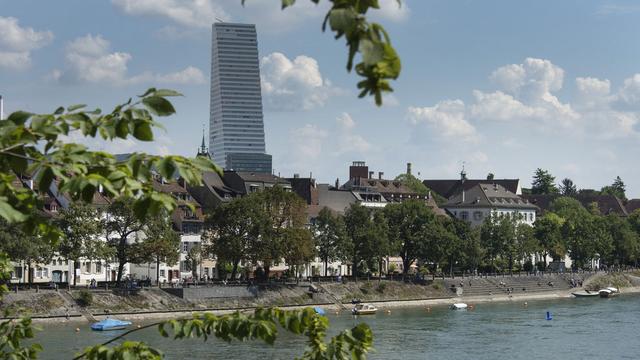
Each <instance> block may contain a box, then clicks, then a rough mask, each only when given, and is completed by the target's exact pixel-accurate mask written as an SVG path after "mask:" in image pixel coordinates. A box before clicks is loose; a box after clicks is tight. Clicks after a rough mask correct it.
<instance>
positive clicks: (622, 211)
mask: <svg viewBox="0 0 640 360" xmlns="http://www.w3.org/2000/svg"><path fill="white" fill-rule="evenodd" d="M522 197H523V198H526V199H528V200H529V201H530V202H531V203H533V204H535V205H536V206H538V207H539V208H540V209H541V210H542V212H545V211H549V209H550V208H551V204H552V203H553V201H554V200H555V199H557V198H559V197H562V195H560V194H536V195H532V194H530V195H522ZM573 198H574V199H576V200H578V201H579V202H580V204H582V206H584V207H585V208H588V207H589V205H590V204H592V203H596V204H597V205H598V210H599V211H600V213H601V214H602V215H609V214H617V215H620V216H627V215H628V214H629V212H628V210H627V208H625V206H624V204H623V203H622V201H621V200H620V199H618V198H617V197H615V196H614V195H598V194H595V195H592V194H582V195H576V196H574V197H573ZM627 206H628V203H627Z"/></svg>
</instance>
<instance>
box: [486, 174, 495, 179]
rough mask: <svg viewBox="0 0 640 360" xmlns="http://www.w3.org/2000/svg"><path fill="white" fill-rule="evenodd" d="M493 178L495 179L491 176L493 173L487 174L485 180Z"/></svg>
mask: <svg viewBox="0 0 640 360" xmlns="http://www.w3.org/2000/svg"><path fill="white" fill-rule="evenodd" d="M494 177H495V175H493V173H488V174H487V180H493V178H494Z"/></svg>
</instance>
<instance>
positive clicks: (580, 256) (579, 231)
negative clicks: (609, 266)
mask: <svg viewBox="0 0 640 360" xmlns="http://www.w3.org/2000/svg"><path fill="white" fill-rule="evenodd" d="M602 225H603V224H602V223H601V222H599V221H594V218H593V217H592V216H591V215H590V214H587V216H585V217H578V218H568V219H567V220H566V221H565V223H564V224H563V226H562V236H563V237H564V238H565V239H566V241H567V250H568V251H569V255H570V256H571V260H572V261H573V268H575V269H581V268H584V267H586V266H587V264H588V263H589V261H591V260H592V259H593V258H594V257H595V256H596V253H597V244H598V243H600V244H603V243H606V241H607V240H609V239H607V238H606V236H607V235H608V234H607V233H606V231H603V230H604V229H603V228H602Z"/></svg>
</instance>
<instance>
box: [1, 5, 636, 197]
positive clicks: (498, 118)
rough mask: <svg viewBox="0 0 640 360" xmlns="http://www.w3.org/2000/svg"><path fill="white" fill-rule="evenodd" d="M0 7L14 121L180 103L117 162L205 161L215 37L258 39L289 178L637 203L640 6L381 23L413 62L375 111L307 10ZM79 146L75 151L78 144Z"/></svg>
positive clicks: (441, 11) (546, 8)
mask: <svg viewBox="0 0 640 360" xmlns="http://www.w3.org/2000/svg"><path fill="white" fill-rule="evenodd" d="M278 2H279V1H276V0H248V1H247V6H246V7H245V8H242V7H241V6H240V0H194V1H187V0H184V1H181V0H112V1H81V0H74V1H71V0H69V1H56V2H51V1H30V0H22V1H8V0H0V9H2V11H1V12H0V94H2V95H3V96H4V97H5V113H8V112H10V111H14V110H16V109H26V110H31V111H37V112H47V111H52V110H54V109H55V108H56V107H57V106H58V105H69V104H73V103H78V102H82V103H87V104H90V105H91V106H97V107H101V108H103V109H109V108H110V107H112V106H113V105H115V104H117V103H118V102H121V101H126V100H127V99H128V97H130V96H133V95H136V94H139V93H142V92H143V90H144V89H146V88H147V87H150V86H156V87H168V88H173V89H177V90H179V91H181V92H182V93H184V95H185V97H184V98H180V99H177V100H176V103H175V104H176V108H177V111H178V113H177V114H176V115H175V116H173V117H170V118H167V119H165V120H163V123H164V124H165V126H166V127H167V130H168V131H167V132H166V133H162V132H161V133H159V134H158V136H157V141H156V142H154V143H152V144H139V143H135V142H133V141H131V142H117V143H112V144H102V143H96V142H93V143H89V144H90V145H91V146H93V147H96V148H101V149H105V150H110V151H114V152H124V151H134V150H144V151H149V152H154V153H160V154H167V153H177V154H182V155H193V154H194V153H195V151H196V148H197V146H198V145H199V143H200V139H201V134H202V124H205V125H206V124H208V121H209V101H208V97H209V67H210V50H211V49H210V39H211V30H210V26H211V23H212V22H213V21H214V19H215V18H216V17H217V18H220V19H222V20H225V21H235V22H251V23H256V24H257V29H258V40H259V46H260V49H259V50H260V56H261V58H262V77H263V79H262V80H263V98H264V99H263V102H264V105H265V130H266V136H267V151H268V152H269V153H271V154H272V155H273V157H274V170H275V172H276V173H280V174H281V175H283V176H291V175H292V174H293V173H300V174H301V175H303V176H304V175H307V174H309V173H310V172H312V173H313V176H314V177H316V178H318V179H319V180H320V181H321V182H331V183H332V182H333V181H334V180H335V178H337V177H338V178H340V179H341V181H342V182H344V181H345V180H346V177H347V171H348V165H349V164H350V162H351V161H352V160H365V161H367V163H368V165H369V166H370V168H371V170H373V171H376V172H378V171H383V172H384V173H385V177H387V178H391V177H394V176H396V175H397V174H399V173H401V172H403V171H404V168H405V164H406V163H407V162H412V163H413V164H414V165H413V167H414V171H415V172H419V173H420V177H422V178H449V177H457V176H458V173H459V171H460V168H461V166H462V163H463V162H465V163H466V168H467V172H468V173H469V175H470V176H472V177H484V176H486V174H487V173H488V172H492V173H494V174H495V175H496V177H499V178H502V177H517V178H520V179H522V180H523V183H524V184H525V185H528V184H529V183H530V181H531V176H532V174H533V171H534V170H535V169H536V168H538V167H542V168H545V169H549V170H550V171H551V173H552V174H553V175H555V176H556V178H557V181H558V182H559V181H560V180H561V179H562V178H564V177H569V178H571V179H573V180H574V182H575V183H576V184H577V185H578V186H579V187H581V188H596V189H599V188H600V187H602V186H603V185H607V184H610V183H611V182H612V181H613V179H614V178H615V177H616V176H618V175H619V176H621V177H622V179H623V180H624V181H625V182H626V184H627V186H628V196H630V197H640V167H638V166H637V163H638V161H637V157H638V155H640V142H639V140H640V61H638V60H639V59H640V43H639V42H638V34H640V4H638V2H637V1H622V0H615V1H587V0H565V1H542V0H541V1H535V2H514V1H508V0H503V1H498V0H494V1H471V0H467V1H452V0H447V1H444V0H443V1H426V0H406V1H404V6H403V7H402V8H401V9H397V7H395V6H394V1H393V0H381V3H382V4H383V7H384V10H382V11H378V12H376V14H373V16H374V17H375V19H376V20H377V21H379V22H381V23H383V24H384V25H385V26H386V27H387V29H388V30H389V32H390V34H391V36H392V40H393V43H394V45H395V46H396V48H397V50H398V51H399V53H400V55H401V57H402V61H403V72H402V75H401V78H400V79H399V80H398V81H396V82H395V83H394V84H393V86H394V87H395V89H396V91H395V92H394V94H393V95H392V96H390V97H388V98H386V105H385V106H383V107H382V108H377V107H376V106H374V105H373V103H372V102H371V101H370V100H362V99H358V98H357V92H356V89H355V83H356V81H357V80H358V79H357V77H356V76H355V75H354V74H347V73H346V71H345V61H346V49H345V47H344V44H343V43H342V42H341V41H334V40H333V37H332V35H331V34H329V33H321V31H320V25H321V22H322V18H323V16H324V12H325V11H326V4H325V5H321V6H319V7H316V6H314V5H312V4H311V2H310V1H308V0H298V3H297V4H296V5H295V6H294V7H293V8H291V9H287V10H285V11H284V12H282V11H280V10H279V6H278ZM74 140H77V139H74Z"/></svg>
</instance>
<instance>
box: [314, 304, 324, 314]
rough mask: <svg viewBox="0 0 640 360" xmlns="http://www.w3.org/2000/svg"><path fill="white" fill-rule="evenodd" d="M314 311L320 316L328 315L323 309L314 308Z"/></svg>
mask: <svg viewBox="0 0 640 360" xmlns="http://www.w3.org/2000/svg"><path fill="white" fill-rule="evenodd" d="M313 311H315V312H316V314H318V315H324V314H326V312H325V311H324V309H323V308H321V307H319V306H316V307H314V308H313Z"/></svg>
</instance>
